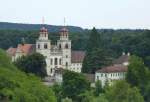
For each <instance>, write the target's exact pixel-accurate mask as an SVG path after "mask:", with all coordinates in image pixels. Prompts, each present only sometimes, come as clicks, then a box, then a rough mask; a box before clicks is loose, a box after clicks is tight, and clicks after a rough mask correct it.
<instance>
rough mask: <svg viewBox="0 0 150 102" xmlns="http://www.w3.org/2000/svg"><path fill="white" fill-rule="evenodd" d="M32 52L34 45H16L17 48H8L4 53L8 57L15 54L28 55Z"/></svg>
mask: <svg viewBox="0 0 150 102" xmlns="http://www.w3.org/2000/svg"><path fill="white" fill-rule="evenodd" d="M34 51H35V45H34V44H18V46H17V48H12V47H10V48H9V49H8V50H7V51H6V52H7V53H8V55H10V56H15V54H16V53H23V54H24V55H28V54H31V53H33V52H34Z"/></svg>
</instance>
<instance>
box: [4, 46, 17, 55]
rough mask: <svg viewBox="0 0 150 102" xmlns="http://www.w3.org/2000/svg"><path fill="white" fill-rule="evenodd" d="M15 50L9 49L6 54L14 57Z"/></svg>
mask: <svg viewBox="0 0 150 102" xmlns="http://www.w3.org/2000/svg"><path fill="white" fill-rule="evenodd" d="M16 50H17V48H12V47H10V48H9V49H8V50H7V51H6V52H7V54H8V55H9V56H15V53H16Z"/></svg>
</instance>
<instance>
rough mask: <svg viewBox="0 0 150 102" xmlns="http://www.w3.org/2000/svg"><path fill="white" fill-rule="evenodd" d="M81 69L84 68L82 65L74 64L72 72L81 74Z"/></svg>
mask: <svg viewBox="0 0 150 102" xmlns="http://www.w3.org/2000/svg"><path fill="white" fill-rule="evenodd" d="M81 68H82V63H72V64H71V68H70V70H71V71H74V72H78V73H81Z"/></svg>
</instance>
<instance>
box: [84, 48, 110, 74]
mask: <svg viewBox="0 0 150 102" xmlns="http://www.w3.org/2000/svg"><path fill="white" fill-rule="evenodd" d="M111 60H112V59H111V58H110V57H109V56H108V55H107V53H106V51H104V50H102V49H100V48H96V49H94V50H93V51H91V52H89V53H87V54H86V56H85V59H84V61H83V68H82V72H84V73H95V71H96V70H98V69H100V68H102V67H104V66H107V65H109V64H111Z"/></svg>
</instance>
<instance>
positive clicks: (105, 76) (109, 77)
mask: <svg viewBox="0 0 150 102" xmlns="http://www.w3.org/2000/svg"><path fill="white" fill-rule="evenodd" d="M125 75H126V72H115V73H99V72H96V73H95V81H98V80H100V81H101V83H102V86H105V84H106V82H108V83H109V84H110V85H111V84H112V82H113V81H115V80H122V79H125Z"/></svg>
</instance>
